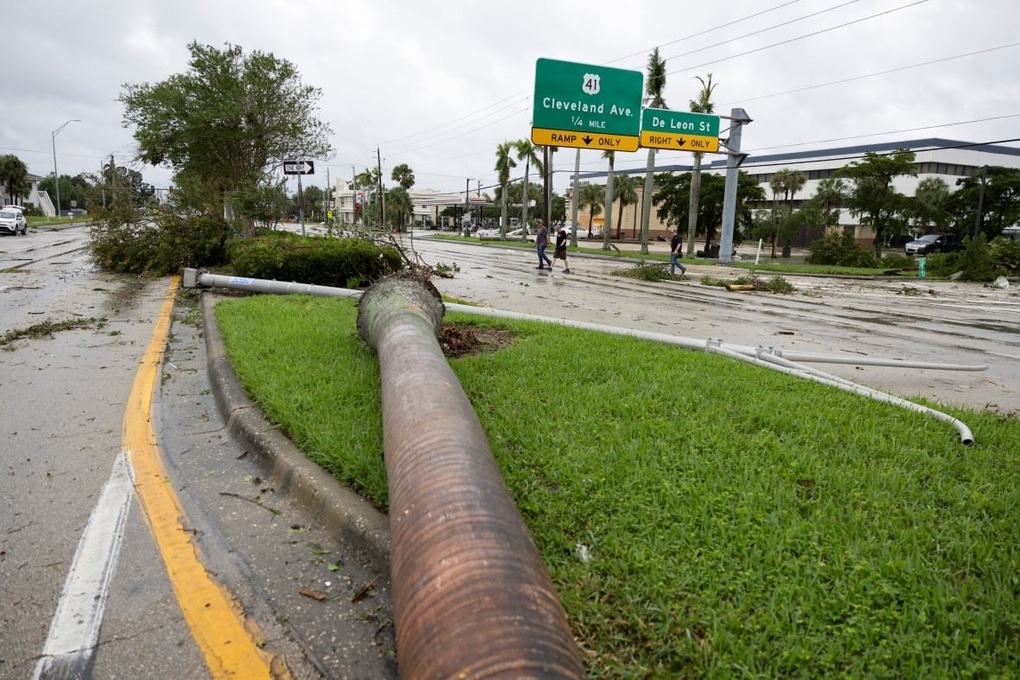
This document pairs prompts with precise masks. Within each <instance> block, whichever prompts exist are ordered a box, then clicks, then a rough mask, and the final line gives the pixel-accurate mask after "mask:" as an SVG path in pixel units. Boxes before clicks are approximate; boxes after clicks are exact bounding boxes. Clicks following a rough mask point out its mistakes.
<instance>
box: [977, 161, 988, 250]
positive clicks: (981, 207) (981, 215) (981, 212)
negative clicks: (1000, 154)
mask: <svg viewBox="0 0 1020 680" xmlns="http://www.w3.org/2000/svg"><path fill="white" fill-rule="evenodd" d="M987 178H988V166H987V165H983V166H981V192H980V193H978V209H977V219H976V220H974V240H975V241H976V240H977V237H978V234H980V233H981V223H982V222H984V221H985V180H986V179H987Z"/></svg>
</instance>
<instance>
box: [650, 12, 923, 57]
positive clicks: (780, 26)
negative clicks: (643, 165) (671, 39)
mask: <svg viewBox="0 0 1020 680" xmlns="http://www.w3.org/2000/svg"><path fill="white" fill-rule="evenodd" d="M922 1H924V2H927V0H922ZM858 2H860V0H848V1H847V2H844V3H843V4H842V5H836V6H835V7H829V8H828V9H823V10H819V11H817V12H813V13H811V14H805V15H804V16H801V17H797V18H796V19H790V20H789V21H784V22H783V23H781V24H775V25H772V26H769V27H767V28H761V29H758V30H757V31H751V32H750V33H745V34H743V35H738V36H737V37H735V38H730V39H728V40H723V41H722V42H717V43H714V44H712V45H706V46H705V47H699V48H698V49H696V50H691V51H690V52H684V53H683V54H674V55H673V56H671V57H668V58H667V59H679V58H681V57H689V56H690V55H692V54H697V53H698V52H704V51H706V50H710V49H712V48H713V47H721V46H723V45H728V44H729V43H732V42H737V41H738V40H743V39H744V38H750V37H751V36H754V35H760V34H762V33H768V32H769V31H774V30H776V29H777V28H783V27H784V26H790V25H792V24H795V23H797V22H800V21H806V20H807V19H811V18H813V17H816V16H819V15H822V14H827V13H828V12H833V11H835V10H837V9H842V8H844V7H846V6H847V5H853V4H855V3H858ZM674 73H675V71H674Z"/></svg>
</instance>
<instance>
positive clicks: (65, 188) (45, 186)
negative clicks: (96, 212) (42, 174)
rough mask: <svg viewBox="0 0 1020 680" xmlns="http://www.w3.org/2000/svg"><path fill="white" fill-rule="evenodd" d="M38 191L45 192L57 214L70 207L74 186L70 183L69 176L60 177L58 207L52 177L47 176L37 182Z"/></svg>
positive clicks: (55, 188) (70, 178)
mask: <svg viewBox="0 0 1020 680" xmlns="http://www.w3.org/2000/svg"><path fill="white" fill-rule="evenodd" d="M39 189H40V190H41V191H45V192H46V193H47V194H48V195H49V196H50V197H51V198H52V199H53V203H54V206H55V207H56V209H57V212H62V211H64V210H67V209H68V208H70V207H71V199H72V194H73V193H74V184H73V183H72V177H71V176H70V175H61V176H60V205H56V201H57V193H56V190H57V185H56V183H55V182H54V181H53V175H52V174H51V175H49V176H47V177H46V178H45V179H44V180H42V181H41V182H39Z"/></svg>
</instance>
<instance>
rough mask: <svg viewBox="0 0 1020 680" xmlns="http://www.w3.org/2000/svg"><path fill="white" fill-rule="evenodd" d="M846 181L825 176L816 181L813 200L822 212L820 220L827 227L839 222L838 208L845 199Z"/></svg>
mask: <svg viewBox="0 0 1020 680" xmlns="http://www.w3.org/2000/svg"><path fill="white" fill-rule="evenodd" d="M846 191H847V188H846V182H844V181H843V180H841V179H840V178H838V177H826V178H825V179H823V180H821V181H820V182H818V188H817V189H815V195H814V196H813V197H812V198H813V200H814V201H815V202H816V203H817V204H818V209H819V210H821V212H822V220H823V222H824V223H825V225H826V226H827V227H834V226H836V225H838V224H839V209H840V208H841V207H842V206H843V201H845V200H846Z"/></svg>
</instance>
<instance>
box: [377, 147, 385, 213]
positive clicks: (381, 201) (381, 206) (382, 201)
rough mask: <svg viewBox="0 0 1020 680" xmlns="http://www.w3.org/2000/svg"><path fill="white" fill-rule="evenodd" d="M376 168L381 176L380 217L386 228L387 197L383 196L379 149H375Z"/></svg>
mask: <svg viewBox="0 0 1020 680" xmlns="http://www.w3.org/2000/svg"><path fill="white" fill-rule="evenodd" d="M375 164H376V165H375V167H376V171H377V172H378V175H379V178H378V179H379V216H380V218H381V219H382V227H383V228H384V229H385V228H386V197H385V196H384V195H383V184H382V155H381V154H380V153H379V147H378V146H377V147H375Z"/></svg>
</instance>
